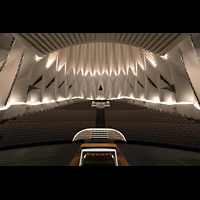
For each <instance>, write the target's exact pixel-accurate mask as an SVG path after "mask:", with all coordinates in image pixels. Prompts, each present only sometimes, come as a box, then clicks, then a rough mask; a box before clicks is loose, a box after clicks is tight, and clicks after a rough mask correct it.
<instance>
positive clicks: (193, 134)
mask: <svg viewBox="0 0 200 200" xmlns="http://www.w3.org/2000/svg"><path fill="white" fill-rule="evenodd" d="M123 105H124V106H123ZM105 126H106V127H108V128H114V129H117V130H119V131H121V132H122V133H123V134H124V136H125V137H126V139H127V141H128V142H132V143H138V144H150V145H156V146H164V147H172V148H180V149H186V150H197V151H199V150H200V123H199V121H196V120H192V119H189V118H187V117H183V116H181V115H178V114H172V113H169V112H164V111H159V110H153V109H149V108H144V107H140V106H136V105H132V104H128V103H126V102H120V101H111V106H110V108H106V109H105Z"/></svg>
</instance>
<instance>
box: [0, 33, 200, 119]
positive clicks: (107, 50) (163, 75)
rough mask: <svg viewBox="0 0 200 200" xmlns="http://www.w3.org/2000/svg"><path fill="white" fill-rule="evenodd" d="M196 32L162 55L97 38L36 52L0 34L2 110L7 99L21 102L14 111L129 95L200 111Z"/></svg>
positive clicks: (157, 104) (148, 103)
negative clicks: (55, 49) (190, 107)
mask: <svg viewBox="0 0 200 200" xmlns="http://www.w3.org/2000/svg"><path fill="white" fill-rule="evenodd" d="M199 37H200V34H191V35H190V36H188V37H187V38H185V39H184V40H183V41H182V42H181V43H180V44H179V45H177V46H176V47H175V48H173V49H172V50H171V51H170V52H168V53H167V54H165V55H164V56H158V55H156V54H152V53H150V52H148V51H145V50H142V49H140V48H138V47H133V46H130V45H126V44H117V43H99V42H98V43H97V42H96V43H88V44H79V45H74V46H71V47H66V48H64V49H62V50H59V51H56V52H53V53H51V54H49V55H47V56H45V57H38V56H37V55H35V54H34V53H33V52H32V51H31V50H29V49H27V48H26V47H24V46H23V45H22V44H21V43H20V42H19V41H18V40H17V39H15V38H14V37H13V36H12V35H10V34H1V36H0V48H1V49H0V70H1V71H0V87H1V89H0V97H1V98H0V110H1V111H2V112H4V114H1V116H3V115H5V116H6V112H7V110H9V109H10V106H11V105H13V106H17V105H18V106H19V105H23V109H22V110H21V111H20V113H19V112H18V113H15V115H17V114H22V113H23V112H25V110H26V107H27V106H31V107H32V106H37V105H45V104H49V103H55V102H61V101H62V102H63V103H64V102H65V101H66V100H68V99H75V98H80V99H86V100H87V99H88V100H91V99H110V100H112V99H121V98H129V99H133V100H135V101H136V102H137V101H140V102H143V103H145V105H146V106H147V107H152V104H154V107H155V108H157V109H161V110H162V108H163V105H170V106H172V105H176V106H177V107H179V108H178V112H180V113H181V114H186V115H187V114H188V116H191V114H190V113H189V112H188V111H187V109H186V110H185V111H184V112H183V110H184V109H185V108H186V107H187V105H191V106H192V107H194V109H195V110H196V111H197V112H199V110H198V109H199V104H198V99H199V98H200V92H199V91H200V90H199V85H200V82H199V80H200V79H199V78H198V77H200V76H199V74H200V73H199V69H200V62H199V57H198V55H199V50H198V44H199V43H200V39H199ZM66 102H67V101H66ZM180 105H181V107H180ZM13 106H12V107H13ZM184 106H185V107H184ZM163 109H164V108H163ZM1 116H0V117H1ZM5 116H4V118H5ZM194 117H195V118H198V117H199V114H195V116H194Z"/></svg>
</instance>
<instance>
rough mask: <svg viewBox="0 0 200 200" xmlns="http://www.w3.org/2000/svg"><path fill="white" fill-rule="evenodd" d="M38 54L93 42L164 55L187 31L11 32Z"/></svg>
mask: <svg viewBox="0 0 200 200" xmlns="http://www.w3.org/2000/svg"><path fill="white" fill-rule="evenodd" d="M12 34H13V35H14V36H15V37H16V38H18V39H19V40H21V42H23V43H24V44H25V45H26V46H28V47H29V48H32V50H33V51H34V52H35V53H36V54H37V55H39V56H42V55H43V56H44V55H47V54H49V53H52V52H54V51H57V50H60V49H63V48H65V47H69V46H73V45H77V44H84V43H94V42H108V43H121V44H128V45H131V46H136V47H140V48H141V49H145V50H148V51H150V52H152V53H154V54H159V55H164V54H165V53H167V52H168V51H170V50H171V49H172V48H173V47H175V46H176V45H177V44H178V43H180V42H181V41H182V40H183V39H184V38H185V37H186V36H187V35H188V34H189V33H12Z"/></svg>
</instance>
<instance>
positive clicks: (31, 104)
mask: <svg viewBox="0 0 200 200" xmlns="http://www.w3.org/2000/svg"><path fill="white" fill-rule="evenodd" d="M70 99H87V100H105V99H106V98H84V97H80V96H77V97H72V98H69V97H67V98H59V99H58V100H57V101H55V100H50V101H47V100H44V101H43V102H35V103H30V102H27V103H23V102H12V103H9V104H8V105H6V106H4V107H1V108H0V111H1V110H7V109H8V108H9V107H10V106H12V105H30V106H34V105H41V104H49V103H55V102H60V101H66V100H70ZM117 99H131V100H138V101H143V102H149V103H156V104H163V105H192V104H193V106H195V108H197V109H198V110H200V106H199V105H198V104H197V103H192V102H160V101H159V100H146V99H140V98H135V97H128V96H119V97H118V98H110V99H106V100H117Z"/></svg>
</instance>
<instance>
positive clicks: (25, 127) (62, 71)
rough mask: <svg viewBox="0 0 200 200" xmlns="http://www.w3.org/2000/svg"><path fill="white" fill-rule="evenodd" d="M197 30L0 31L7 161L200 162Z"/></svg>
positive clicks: (0, 106) (2, 141) (2, 139)
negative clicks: (104, 31)
mask: <svg viewBox="0 0 200 200" xmlns="http://www.w3.org/2000/svg"><path fill="white" fill-rule="evenodd" d="M199 77H200V33H0V166H69V167H70V166H194V165H196V166H200V78H199Z"/></svg>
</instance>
